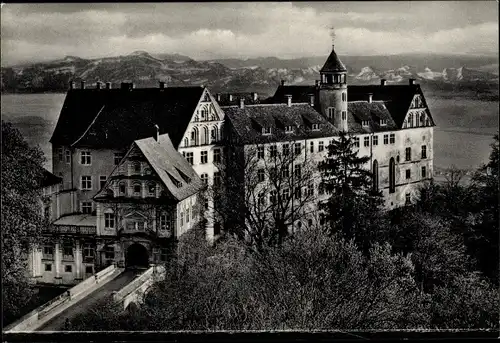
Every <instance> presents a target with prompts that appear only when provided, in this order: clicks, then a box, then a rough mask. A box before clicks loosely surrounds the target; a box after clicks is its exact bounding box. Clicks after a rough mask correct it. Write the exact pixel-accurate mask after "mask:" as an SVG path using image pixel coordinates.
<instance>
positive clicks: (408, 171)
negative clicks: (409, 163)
mask: <svg viewBox="0 0 500 343" xmlns="http://www.w3.org/2000/svg"><path fill="white" fill-rule="evenodd" d="M410 178H411V170H410V169H406V179H407V180H408V179H410Z"/></svg>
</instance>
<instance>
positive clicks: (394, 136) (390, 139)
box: [389, 133, 396, 144]
mask: <svg viewBox="0 0 500 343" xmlns="http://www.w3.org/2000/svg"><path fill="white" fill-rule="evenodd" d="M389 142H390V143H391V144H394V143H396V135H395V134H394V133H391V136H390V138H389Z"/></svg>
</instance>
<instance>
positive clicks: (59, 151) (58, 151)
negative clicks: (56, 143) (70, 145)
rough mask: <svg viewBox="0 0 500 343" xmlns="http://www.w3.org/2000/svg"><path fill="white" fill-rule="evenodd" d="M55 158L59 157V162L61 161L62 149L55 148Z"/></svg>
mask: <svg viewBox="0 0 500 343" xmlns="http://www.w3.org/2000/svg"><path fill="white" fill-rule="evenodd" d="M57 156H58V157H59V161H61V162H62V160H63V148H57Z"/></svg>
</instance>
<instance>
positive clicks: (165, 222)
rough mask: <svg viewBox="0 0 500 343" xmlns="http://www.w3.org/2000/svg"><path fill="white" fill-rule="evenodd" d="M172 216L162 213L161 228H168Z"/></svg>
mask: <svg viewBox="0 0 500 343" xmlns="http://www.w3.org/2000/svg"><path fill="white" fill-rule="evenodd" d="M169 217H170V216H169V215H168V214H162V215H160V230H168V229H169V227H168V225H169V222H170V218H169Z"/></svg>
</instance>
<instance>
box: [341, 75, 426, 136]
mask: <svg viewBox="0 0 500 343" xmlns="http://www.w3.org/2000/svg"><path fill="white" fill-rule="evenodd" d="M368 94H372V95H373V97H372V99H373V101H383V102H384V103H385V106H386V107H387V109H388V111H389V113H390V114H391V117H392V119H393V120H394V122H395V124H396V126H397V128H401V127H402V125H403V122H404V120H405V117H406V114H407V113H408V110H409V109H410V105H411V101H412V100H413V97H414V96H415V95H416V94H419V95H420V96H421V97H422V99H424V102H425V97H424V95H423V93H422V90H421V88H420V85H384V86H381V85H367V86H347V100H348V101H349V103H348V108H349V106H351V102H353V101H367V100H368ZM428 114H429V117H430V118H431V120H432V116H430V111H429V113H428ZM432 124H433V125H434V121H432Z"/></svg>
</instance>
